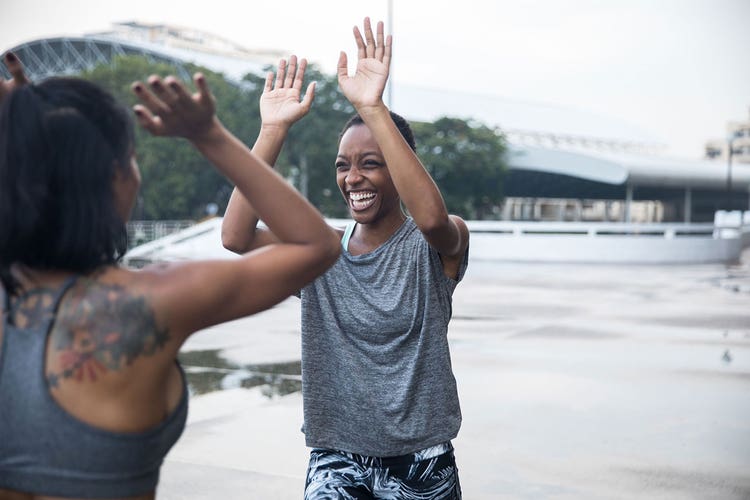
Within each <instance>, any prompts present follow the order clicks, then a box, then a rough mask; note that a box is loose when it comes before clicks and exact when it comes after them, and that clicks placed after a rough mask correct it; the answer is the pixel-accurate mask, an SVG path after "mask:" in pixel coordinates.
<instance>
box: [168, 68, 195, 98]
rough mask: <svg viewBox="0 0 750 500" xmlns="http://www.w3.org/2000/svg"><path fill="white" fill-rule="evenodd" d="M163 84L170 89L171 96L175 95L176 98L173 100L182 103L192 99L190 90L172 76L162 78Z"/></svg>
mask: <svg viewBox="0 0 750 500" xmlns="http://www.w3.org/2000/svg"><path fill="white" fill-rule="evenodd" d="M164 84H165V85H166V86H167V88H169V89H170V92H171V93H172V95H173V96H175V97H176V100H175V101H173V102H179V103H183V104H187V103H189V102H191V101H192V96H191V95H190V92H188V90H187V89H186V88H185V86H184V85H183V84H182V82H181V81H179V80H178V79H177V78H175V77H174V76H171V75H170V76H168V77H166V78H165V79H164Z"/></svg>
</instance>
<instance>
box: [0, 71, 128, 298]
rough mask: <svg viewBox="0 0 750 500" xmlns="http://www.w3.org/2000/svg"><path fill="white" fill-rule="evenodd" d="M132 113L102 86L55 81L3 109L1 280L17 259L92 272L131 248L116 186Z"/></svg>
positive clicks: (9, 288)
mask: <svg viewBox="0 0 750 500" xmlns="http://www.w3.org/2000/svg"><path fill="white" fill-rule="evenodd" d="M133 133H134V131H133V120H132V118H131V116H130V111H129V110H128V109H127V108H125V107H124V106H123V105H121V104H119V103H118V102H117V101H116V100H115V98H114V97H113V96H112V95H110V94H109V93H108V92H106V91H105V90H103V89H102V88H101V87H99V86H98V85H96V84H94V83H91V82H88V81H86V80H82V79H78V78H50V79H48V80H45V81H43V82H42V83H39V84H37V85H33V84H29V85H24V86H22V87H19V88H17V89H16V90H14V91H13V92H11V94H10V95H9V96H8V97H7V98H6V99H5V102H4V103H3V105H2V109H0V280H2V284H3V286H4V287H5V289H6V292H7V293H10V294H12V293H14V292H15V290H16V288H17V286H18V283H17V281H16V280H15V279H14V278H13V276H12V275H11V272H10V267H11V265H12V264H14V263H20V264H23V265H26V266H28V267H30V268H35V269H46V270H51V269H58V270H66V271H72V272H78V273H88V272H91V271H93V270H95V269H96V268H98V267H100V266H102V265H107V264H113V263H115V262H117V261H118V260H119V259H120V257H122V255H123V254H124V253H125V251H126V250H127V231H126V227H125V221H124V220H122V218H121V217H120V215H119V214H118V213H117V209H116V206H115V202H114V193H113V191H112V180H113V178H114V174H115V169H116V168H120V169H122V170H123V171H125V170H126V169H127V168H129V165H130V156H131V154H132V150H133V141H134V136H133Z"/></svg>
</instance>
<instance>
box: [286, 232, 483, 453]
mask: <svg viewBox="0 0 750 500" xmlns="http://www.w3.org/2000/svg"><path fill="white" fill-rule="evenodd" d="M351 232H352V228H351V227H349V228H347V230H346V231H345V233H344V238H343V239H342V245H344V251H343V252H342V254H341V256H340V257H339V259H338V260H337V261H336V263H335V264H334V265H333V267H331V268H330V269H329V270H328V271H327V272H326V273H325V274H323V275H322V276H321V277H319V278H318V279H316V280H315V281H314V282H313V283H311V284H310V285H308V286H307V287H305V288H303V289H302V292H301V294H300V296H301V299H302V380H303V382H302V394H303V400H304V419H305V421H304V426H303V431H304V433H305V440H306V443H307V445H308V446H310V447H313V448H329V449H335V450H341V451H347V452H351V453H358V454H361V455H366V456H375V457H388V456H396V455H405V454H407V453H413V452H415V451H417V450H421V449H424V448H429V447H430V446H434V445H436V444H439V443H443V442H445V441H449V440H451V439H453V438H454V437H456V435H457V433H458V429H459V427H460V425H461V410H460V407H459V402H458V394H457V390H456V381H455V378H454V376H453V372H452V369H451V360H450V352H449V350H448V338H447V333H448V322H449V320H450V317H451V302H452V295H453V290H454V289H455V288H456V285H457V284H458V282H459V281H460V280H461V279H462V278H463V275H464V273H465V271H466V267H467V259H468V250H467V253H466V255H465V256H464V260H463V263H462V265H461V268H460V270H459V274H458V277H457V279H451V278H449V277H447V276H445V273H444V272H443V265H442V262H441V260H440V256H439V255H438V253H437V252H436V251H435V250H434V249H433V248H432V247H431V246H430V245H429V244H428V243H427V241H426V240H425V239H424V236H423V235H422V233H421V232H420V231H419V229H418V228H417V226H416V224H415V223H414V221H413V220H412V219H411V218H409V219H407V220H406V222H404V224H403V225H402V226H401V227H400V228H399V229H398V230H397V231H396V232H395V233H394V234H393V235H391V237H390V238H389V239H388V241H387V242H386V243H384V244H383V245H381V246H380V247H378V248H377V249H375V250H374V251H372V252H370V253H367V254H364V255H356V256H355V255H351V254H350V253H349V252H348V250H347V247H348V239H349V237H350V236H351Z"/></svg>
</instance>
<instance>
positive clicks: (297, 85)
mask: <svg viewBox="0 0 750 500" xmlns="http://www.w3.org/2000/svg"><path fill="white" fill-rule="evenodd" d="M306 69H307V59H305V58H302V59H300V61H299V67H298V68H297V73H296V74H295V75H294V82H293V83H292V88H294V89H295V90H300V91H301V90H302V81H303V80H304V79H305V70H306ZM308 88H309V87H308Z"/></svg>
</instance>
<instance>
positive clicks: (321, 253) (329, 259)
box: [315, 228, 341, 275]
mask: <svg viewBox="0 0 750 500" xmlns="http://www.w3.org/2000/svg"><path fill="white" fill-rule="evenodd" d="M315 255H316V260H317V262H318V265H319V267H318V268H317V269H318V273H317V274H318V275H320V274H323V273H324V272H326V270H328V268H329V267H331V266H332V265H333V264H334V263H335V262H336V260H337V259H338V258H339V255H341V243H340V241H339V236H338V234H337V233H336V231H334V230H333V229H331V228H326V231H325V237H321V238H320V240H318V242H317V243H316V245H315Z"/></svg>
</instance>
